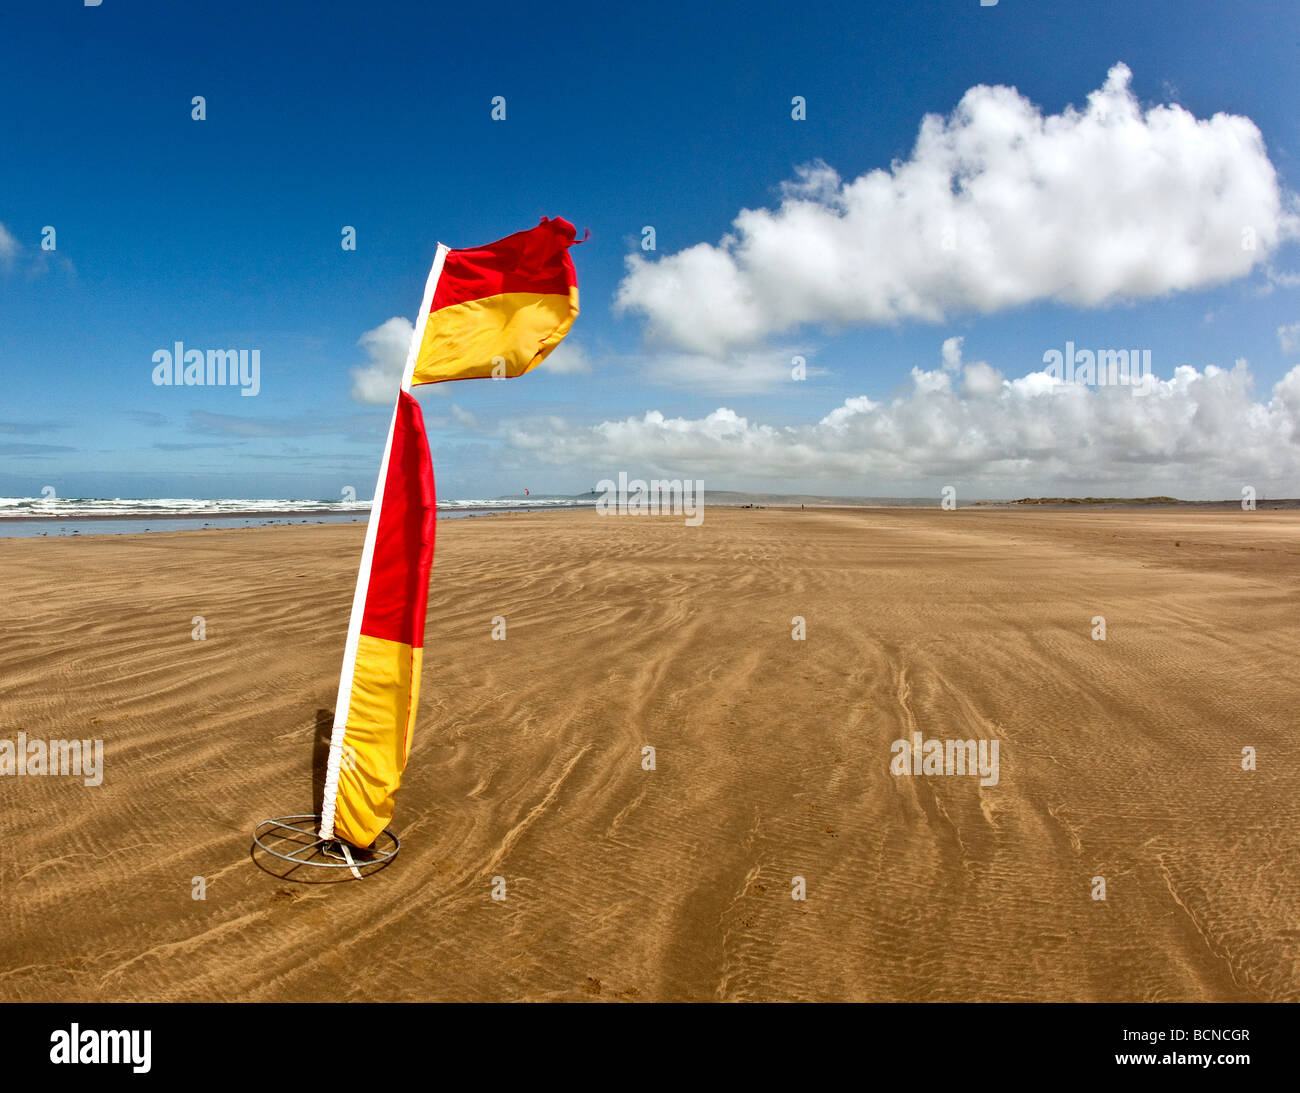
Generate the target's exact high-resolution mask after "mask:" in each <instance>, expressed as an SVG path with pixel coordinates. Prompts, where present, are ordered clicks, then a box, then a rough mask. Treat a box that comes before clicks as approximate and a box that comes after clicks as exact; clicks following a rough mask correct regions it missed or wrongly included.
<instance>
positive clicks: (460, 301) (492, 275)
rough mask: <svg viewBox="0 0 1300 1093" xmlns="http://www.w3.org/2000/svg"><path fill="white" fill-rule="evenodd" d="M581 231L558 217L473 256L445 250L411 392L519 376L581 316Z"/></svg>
mask: <svg viewBox="0 0 1300 1093" xmlns="http://www.w3.org/2000/svg"><path fill="white" fill-rule="evenodd" d="M576 234H577V233H576V231H575V230H574V227H573V225H572V224H570V223H569V222H568V221H567V220H561V219H559V218H558V217H557V218H556V219H554V220H545V219H544V220H543V221H542V222H541V223H540V224H538V225H537V227H535V228H533V229H532V230H531V231H526V232H516V233H515V234H514V235H508V236H506V238H505V239H501V240H498V241H497V242H495V243H490V244H489V245H488V246H486V247H479V248H477V249H475V250H453V251H448V252H447V259H446V262H445V264H444V265H443V267H442V276H441V277H440V278H439V279H438V286H437V288H436V290H435V291H434V294H433V302H432V304H431V306H430V308H429V321H428V324H427V325H426V326H425V328H424V337H423V338H422V339H421V340H420V349H419V353H418V354H417V356H416V360H415V374H414V375H413V376H412V377H411V384H412V386H416V385H419V384H421V383H441V382H443V381H444V380H469V379H484V378H492V377H494V376H495V377H505V376H522V375H523V374H524V373H525V372H528V371H531V370H532V369H534V368H536V367H537V366H538V365H539V364H541V363H542V361H543V360H545V359H546V357H547V355H548V354H549V353H550V352H551V350H552V349H554V348H555V347H556V346H557V345H559V344H560V342H561V341H562V340H563V338H564V335H566V334H567V333H568V332H569V328H570V327H571V326H573V320H574V319H576V318H577V317H578V275H577V273H576V272H575V270H574V268H573V259H572V258H570V257H569V247H571V246H572V245H573V243H574V238H575V236H576Z"/></svg>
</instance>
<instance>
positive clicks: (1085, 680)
mask: <svg viewBox="0 0 1300 1093" xmlns="http://www.w3.org/2000/svg"><path fill="white" fill-rule="evenodd" d="M92 531H93V529H92ZM363 534H364V528H363V526H362V525H355V526H353V525H321V526H294V527H268V528H258V529H250V530H218V531H207V532H202V531H199V532H172V533H158V534H150V535H132V536H98V537H96V536H94V535H93V533H92V534H87V535H83V536H82V537H80V538H79V539H77V540H68V539H62V540H53V539H45V540H32V539H26V540H0V582H2V585H3V588H4V595H3V598H2V600H0V698H2V700H3V701H2V705H0V708H2V709H3V715H0V738H7V739H15V738H16V737H17V734H18V733H19V732H24V733H26V734H27V736H28V737H29V738H40V739H45V740H53V739H64V738H67V739H72V738H93V739H101V740H102V741H103V747H104V769H103V772H102V773H103V781H102V785H98V786H86V785H84V784H83V783H82V780H81V779H79V778H76V777H70V776H45V777H34V776H23V777H16V776H15V777H5V778H0V921H3V922H4V923H5V930H4V932H3V936H0V999H4V1000H25V1001H42V1000H100V999H128V1000H145V999H148V1000H207V999H217V1000H227V999H253V1000H335V999H346V1000H417V999H459V1000H508V999H535V1000H547V999H572V1000H585V999H591V1000H637V1001H645V1000H741V999H788V1000H838V999H845V1000H906V1001H922V1000H1016V999H1036V1000H1135V1001H1199V1000H1242V1001H1249V1000H1256V1001H1262V1000H1275V1001H1276V1000H1290V1001H1295V1000H1297V998H1300V925H1298V924H1300V866H1298V865H1297V863H1300V823H1298V822H1297V821H1298V820H1300V802H1297V798H1296V794H1295V787H1296V785H1297V780H1298V778H1300V752H1298V750H1297V738H1296V729H1297V721H1296V718H1297V702H1296V695H1297V685H1296V676H1295V657H1296V651H1297V649H1298V648H1300V513H1296V512H1235V513H1234V512H1196V511H1185V510H1183V511H1159V510H1154V511H1146V510H1143V511H1141V512H1124V511H1107V512H1036V511H969V510H962V511H958V512H953V513H948V512H941V511H939V510H938V509H937V508H936V509H930V510H905V509H897V510H847V509H824V510H823V509H819V510H811V509H810V510H807V511H799V510H797V509H795V510H784V509H764V510H728V509H722V508H710V509H708V510H707V515H706V518H705V519H704V522H703V524H702V525H701V526H699V527H687V526H684V524H683V522H682V520H681V519H680V518H670V517H658V518H634V517H604V518H602V517H600V516H598V515H596V514H595V513H594V512H590V511H584V512H562V513H548V514H541V515H527V516H497V517H491V518H484V519H471V520H455V521H442V522H441V523H440V524H439V528H438V536H439V538H438V546H437V554H436V557H435V562H434V569H433V580H432V587H431V592H430V597H429V614H428V624H427V635H426V654H425V669H424V675H423V687H422V696H421V709H420V714H419V721H418V728H417V733H416V736H415V740H414V745H413V749H412V754H411V759H410V764H409V767H408V769H407V772H406V777H405V780H404V783H403V787H402V790H401V792H400V793H399V795H398V799H397V816H396V820H395V822H394V825H393V826H394V830H395V831H396V832H397V833H398V834H399V835H400V837H401V839H402V843H403V847H402V851H401V854H400V856H399V857H398V859H397V860H396V861H395V862H394V863H393V864H392V865H391V866H390V867H389V868H387V869H385V870H384V871H382V872H379V873H377V874H376V875H374V876H372V877H369V878H367V879H366V880H364V881H362V882H360V883H357V882H347V883H338V884H305V883H295V882H294V881H292V880H286V879H282V878H279V877H277V876H274V875H272V874H271V873H269V872H267V871H265V870H264V869H263V868H260V867H259V864H258V862H257V861H255V860H254V857H253V855H252V854H250V844H251V835H252V831H253V829H254V826H255V825H256V824H257V823H258V821H260V820H262V819H264V818H266V817H270V816H276V815H282V814H285V813H296V812H308V811H311V810H312V809H313V807H314V802H313V800H312V797H313V786H314V785H316V784H318V780H319V774H320V770H319V766H320V761H321V743H322V740H323V739H324V735H325V734H326V733H327V732H328V725H329V722H330V719H331V716H332V711H333V705H334V700H335V691H336V688H337V685H338V671H339V664H340V658H341V656H342V652H343V643H344V637H345V632H346V628H347V621H348V611H349V608H350V605H351V598H352V593H353V582H354V580H355V576H356V567H357V562H358V559H359V556H360V550H361V543H362V538H363ZM196 616H202V618H203V620H204V623H203V625H204V626H205V627H206V638H205V640H194V638H193V636H192V633H193V631H194V629H195V626H196V624H195V622H194V618H195V617H196ZM498 616H500V617H504V619H505V621H506V627H507V630H506V639H505V640H504V641H497V640H493V639H492V629H493V619H494V618H495V617H498ZM796 616H798V617H801V618H802V619H804V620H805V627H806V638H805V640H802V641H796V640H793V639H792V627H793V626H794V624H793V623H792V619H794V618H795V617H796ZM1096 616H1103V617H1104V619H1105V624H1106V639H1105V640H1104V641H1100V640H1094V638H1093V632H1094V627H1095V624H1094V621H1093V620H1094V618H1095V617H1096ZM915 733H920V734H921V735H922V738H923V739H925V740H930V739H940V740H949V739H961V740H966V739H970V740H977V741H986V742H992V741H996V742H997V745H998V749H997V754H998V757H999V771H998V779H997V783H996V784H995V785H994V784H987V785H982V784H981V781H983V779H981V778H980V777H979V776H978V775H971V774H964V775H963V774H952V775H941V774H932V775H926V774H921V775H916V774H913V773H908V774H902V775H900V774H896V773H893V772H891V760H892V759H893V758H894V753H893V750H892V749H893V746H894V742H895V741H899V740H904V741H910V740H912V739H913V734H915ZM646 746H651V747H653V748H654V749H655V769H654V770H645V769H643V750H642V749H643V748H644V747H646ZM1247 747H1249V748H1253V749H1255V753H1256V766H1257V769H1255V770H1253V771H1247V770H1243V769H1242V761H1243V748H1247ZM497 877H500V878H504V886H505V893H506V898H505V899H504V900H494V899H493V898H492V895H493V890H494V880H493V878H497ZM796 877H799V878H803V882H804V885H805V886H806V897H807V898H806V899H804V900H795V899H792V898H791V893H792V885H793V884H794V883H795V882H794V880H793V878H796ZM1098 877H1100V878H1104V883H1105V896H1106V898H1105V899H1104V900H1100V899H1095V898H1093V896H1094V894H1095V892H1096V890H1097V889H1096V881H1095V880H1094V878H1098ZM196 878H203V882H204V884H205V886H206V898H205V899H202V900H196V899H194V898H192V895H193V892H194V890H195V885H196ZM497 887H498V889H499V887H500V884H499V882H498V883H497Z"/></svg>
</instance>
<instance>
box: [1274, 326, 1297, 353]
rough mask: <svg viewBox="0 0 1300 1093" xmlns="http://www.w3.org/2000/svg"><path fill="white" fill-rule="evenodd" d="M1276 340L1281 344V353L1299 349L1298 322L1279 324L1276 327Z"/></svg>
mask: <svg viewBox="0 0 1300 1093" xmlns="http://www.w3.org/2000/svg"><path fill="white" fill-rule="evenodd" d="M1277 340H1278V343H1279V344H1280V345H1281V346H1282V352H1283V353H1287V354H1290V353H1294V352H1295V351H1296V350H1297V349H1300V323H1291V324H1290V325H1289V326H1279V327H1278V328H1277Z"/></svg>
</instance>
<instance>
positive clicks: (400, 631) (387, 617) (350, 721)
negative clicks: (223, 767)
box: [320, 218, 578, 847]
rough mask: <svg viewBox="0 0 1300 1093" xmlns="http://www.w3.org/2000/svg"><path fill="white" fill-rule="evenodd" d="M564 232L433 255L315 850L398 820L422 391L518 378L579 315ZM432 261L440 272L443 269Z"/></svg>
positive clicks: (413, 682) (419, 561) (378, 494)
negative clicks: (418, 396) (415, 391)
mask: <svg viewBox="0 0 1300 1093" xmlns="http://www.w3.org/2000/svg"><path fill="white" fill-rule="evenodd" d="M575 235H576V233H575V231H574V228H573V225H572V224H570V223H569V222H568V221H567V220H561V219H558V218H557V219H555V220H546V219H544V220H543V221H542V222H541V223H540V224H539V225H538V226H537V227H535V228H533V229H532V230H530V231H524V232H517V233H515V234H514V235H511V236H507V237H506V238H505V239H502V240H500V241H499V242H496V243H492V244H490V245H489V246H486V247H480V248H477V249H474V250H447V249H446V248H442V247H440V248H439V254H438V260H436V261H435V263H434V269H433V271H432V272H431V273H430V284H429V285H428V286H426V289H425V299H426V301H427V303H426V305H425V306H426V308H427V310H425V312H424V314H423V315H422V316H421V322H420V323H418V324H417V325H416V329H415V333H414V337H413V339H412V343H411V349H410V353H409V355H408V360H407V365H406V372H405V375H404V376H403V379H402V389H401V390H400V391H399V393H398V396H397V405H396V406H395V407H394V410H393V420H392V424H391V425H390V427H389V437H388V446H387V448H386V449H385V452H384V458H383V462H382V463H381V465H380V472H379V481H378V482H377V483H376V486H375V500H374V503H373V504H372V506H371V510H370V523H369V525H368V526H367V528H366V543H365V547H364V548H363V550H362V555H361V572H360V574H359V576H358V578H357V588H356V594H355V596H354V598H353V601H352V620H351V623H350V624H349V627H348V642H347V648H346V650H345V652H344V655H343V671H342V675H341V678H340V682H339V699H338V704H337V706H336V707H335V712H334V731H333V734H332V735H331V738H330V754H329V763H328V766H327V768H326V774H325V792H324V800H323V801H322V807H321V827H320V836H321V838H324V839H328V838H334V837H337V838H340V839H344V840H346V841H347V842H349V843H351V844H352V845H353V846H357V847H368V846H370V845H371V844H372V843H373V842H374V841H375V839H376V837H378V835H379V834H380V833H381V832H382V831H383V830H384V828H385V827H386V826H387V825H388V822H389V821H390V820H391V819H392V817H393V801H394V796H395V794H396V792H397V788H398V786H399V785H400V783H401V779H402V771H403V770H404V769H405V767H406V760H407V756H408V755H409V754H410V750H411V730H412V727H413V726H414V724H415V712H416V707H417V705H418V703H419V697H420V669H421V666H422V661H423V653H424V618H425V608H426V604H427V599H428V591H429V570H430V568H431V567H432V565H433V543H434V531H435V526H436V518H437V500H436V497H435V493H434V483H433V462H432V459H431V458H430V455H429V442H428V438H427V436H426V434H425V430H424V417H423V415H422V414H421V412H420V405H419V403H417V402H416V401H415V399H414V398H412V397H411V395H410V394H409V389H410V387H412V386H416V385H419V384H424V383H441V382H443V381H445V380H461V379H475V378H479V377H490V376H521V375H523V374H524V373H525V372H528V371H530V370H531V369H533V368H535V367H536V366H537V365H538V364H540V363H541V361H542V360H544V359H545V358H546V356H547V354H548V353H550V352H551V350H553V349H554V348H555V347H556V346H557V345H559V344H560V342H561V340H563V338H564V336H565V334H567V333H568V332H569V328H570V327H572V326H573V321H574V319H575V318H576V317H577V314H578V278H577V274H576V273H575V271H574V268H573V260H572V259H571V258H570V257H569V247H570V246H572V245H573V243H574V239H575ZM439 261H441V268H439V264H438V262H439Z"/></svg>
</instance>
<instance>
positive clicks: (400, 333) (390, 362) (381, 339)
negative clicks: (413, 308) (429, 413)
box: [352, 315, 415, 405]
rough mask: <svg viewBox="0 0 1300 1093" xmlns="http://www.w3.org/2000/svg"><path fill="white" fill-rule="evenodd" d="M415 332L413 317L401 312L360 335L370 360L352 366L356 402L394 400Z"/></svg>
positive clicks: (375, 402)
mask: <svg viewBox="0 0 1300 1093" xmlns="http://www.w3.org/2000/svg"><path fill="white" fill-rule="evenodd" d="M414 333H415V326H414V325H413V324H412V322H411V320H410V319H403V318H402V317H401V316H400V315H398V316H394V317H393V318H391V319H389V320H388V321H387V322H385V323H380V325H379V326H377V327H375V328H374V329H373V330H367V331H366V332H365V333H364V334H362V335H361V337H360V339H358V341H357V345H359V346H361V348H362V349H364V350H365V351H366V356H367V357H369V358H370V363H369V364H366V365H362V366H361V367H359V368H354V369H352V397H353V398H354V399H356V401H357V402H366V403H372V404H382V405H391V404H392V401H393V399H394V398H395V397H396V396H397V388H398V386H399V385H400V384H401V382H402V369H403V368H405V367H406V354H407V352H408V351H409V350H410V348H411V336H412V335H413V334H414Z"/></svg>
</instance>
